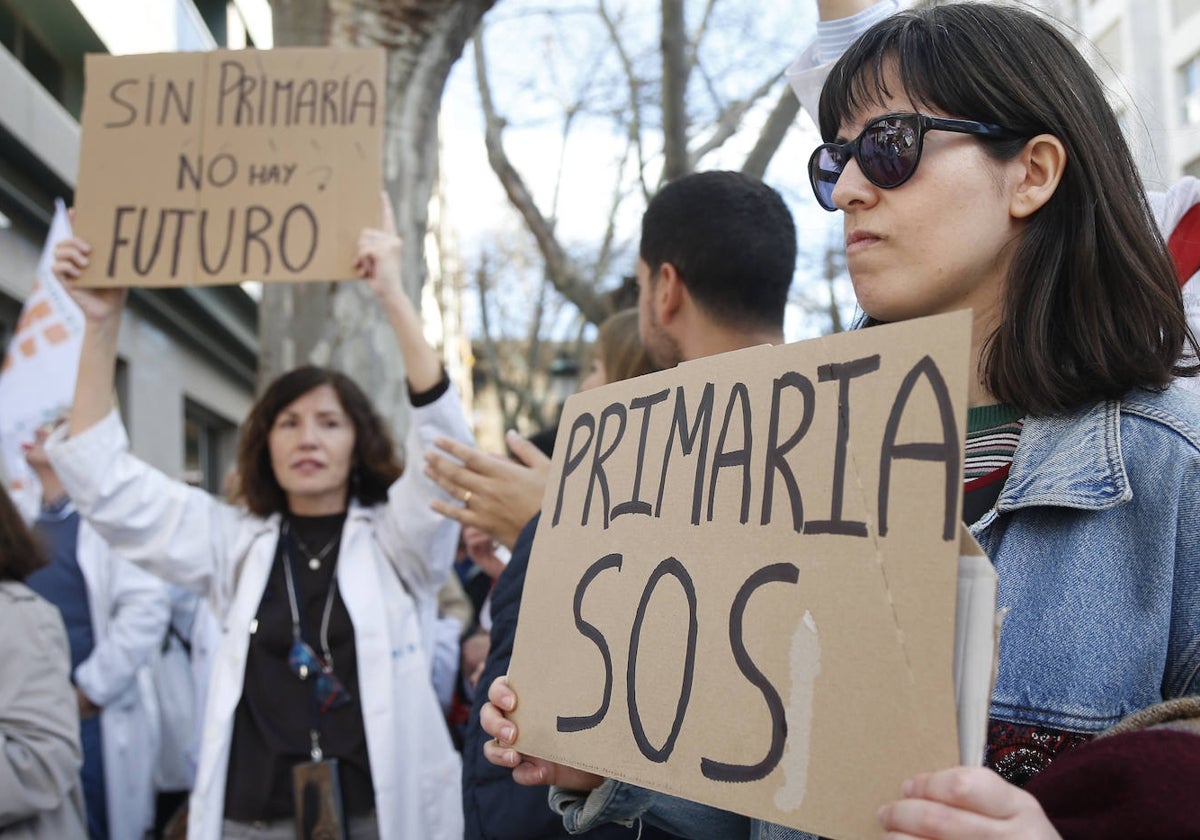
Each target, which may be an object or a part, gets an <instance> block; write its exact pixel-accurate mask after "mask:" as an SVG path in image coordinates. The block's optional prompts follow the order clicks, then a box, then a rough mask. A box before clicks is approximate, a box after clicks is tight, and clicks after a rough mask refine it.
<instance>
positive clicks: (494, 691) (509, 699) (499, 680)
mask: <svg viewBox="0 0 1200 840" xmlns="http://www.w3.org/2000/svg"><path fill="white" fill-rule="evenodd" d="M488 701H489V702H490V703H492V704H493V705H495V706H496V707H497V708H498V709H499V710H502V711H504V712H511V711H512V710H513V709H515V708H517V693H516V692H515V691H513V690H512V688H511V687H510V686H509V684H508V677H507V676H502V677H496V679H494V680H492V684H491V685H489V686H488ZM489 734H491V735H495V734H496V733H495V732H491V733H489Z"/></svg>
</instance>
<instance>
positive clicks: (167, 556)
mask: <svg viewBox="0 0 1200 840" xmlns="http://www.w3.org/2000/svg"><path fill="white" fill-rule="evenodd" d="M46 454H47V455H48V456H49V457H50V462H51V464H52V465H53V466H54V471H55V472H56V473H57V474H58V477H59V480H61V481H62V483H63V486H65V487H66V489H67V492H68V493H69V494H70V496H71V501H72V502H74V504H75V506H76V507H77V508H78V509H79V512H80V514H81V515H82V516H83V517H84V518H85V519H86V520H87V521H88V523H89V524H90V525H91V526H92V527H93V528H95V529H96V531H97V532H99V534H100V536H101V537H102V538H103V540H104V542H106V543H107V544H108V546H109V548H111V549H112V551H113V552H114V553H116V554H118V555H120V556H121V557H123V558H124V559H126V560H129V561H130V562H132V563H135V564H136V565H138V566H140V567H142V568H143V569H146V570H148V571H150V572H152V573H153V574H155V575H157V576H158V577H160V578H162V579H164V580H166V581H169V582H170V583H174V584H177V585H178V586H182V587H183V588H184V589H188V590H190V591H192V592H195V593H197V594H199V595H205V596H208V597H209V598H210V599H214V600H215V601H216V603H228V601H229V600H230V598H231V594H232V593H231V592H229V591H225V590H228V589H231V588H232V586H233V582H234V574H233V570H232V568H231V566H232V564H233V563H234V562H235V561H236V557H235V554H234V543H235V542H236V540H237V538H238V535H239V533H240V532H241V531H242V526H243V523H244V520H245V519H246V518H247V516H248V514H247V513H246V512H245V511H242V510H239V509H238V508H235V507H232V506H230V505H226V504H224V503H222V502H219V501H217V500H216V499H215V498H213V497H212V496H210V495H209V494H208V493H206V492H204V491H203V490H200V489H198V488H196V487H189V486H188V485H186V484H184V483H183V482H181V481H176V480H174V479H171V478H168V477H167V476H166V475H164V474H163V473H161V472H159V471H158V470H156V469H154V468H153V467H151V466H150V465H149V464H147V463H145V462H144V461H141V460H139V459H138V458H135V457H134V456H133V455H131V454H130V453H129V440H128V438H127V437H126V436H125V429H124V428H123V427H122V426H121V421H120V419H119V418H118V416H117V413H116V411H115V410H114V411H113V412H111V413H110V414H109V415H108V416H107V417H105V418H104V419H103V420H101V421H100V422H99V423H97V424H96V425H94V426H92V427H91V428H90V429H87V430H86V431H84V432H83V433H81V434H79V435H76V436H74V437H71V438H68V437H66V429H65V428H64V429H59V430H58V431H57V432H55V433H54V434H53V435H51V437H50V439H49V440H48V441H47V442H46Z"/></svg>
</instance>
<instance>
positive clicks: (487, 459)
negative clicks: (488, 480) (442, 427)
mask: <svg viewBox="0 0 1200 840" xmlns="http://www.w3.org/2000/svg"><path fill="white" fill-rule="evenodd" d="M433 445H434V446H436V447H437V448H438V449H440V450H442V451H443V452H445V453H446V454H447V455H450V456H451V457H453V458H455V459H456V460H458V461H459V462H461V463H462V466H463V467H465V468H466V469H467V470H469V471H470V472H473V473H479V474H480V475H496V474H497V473H498V472H499V471H500V470H501V469H502V468H503V467H504V464H505V462H504V460H503V459H500V458H493V457H492V456H490V455H488V454H487V453H485V452H482V451H480V450H479V449H476V448H475V447H474V446H469V445H467V444H465V443H461V442H459V441H457V440H454V439H453V438H437V439H436V440H434V442H433ZM431 454H432V455H433V457H435V458H436V457H439V456H438V454H437V453H436V452H434V453H431ZM442 460H445V459H444V458H443V459H442ZM456 466H457V465H456Z"/></svg>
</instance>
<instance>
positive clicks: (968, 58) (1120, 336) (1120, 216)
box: [819, 3, 1198, 414]
mask: <svg viewBox="0 0 1200 840" xmlns="http://www.w3.org/2000/svg"><path fill="white" fill-rule="evenodd" d="M893 69H894V70H895V71H896V76H897V77H898V78H899V80H900V85H901V86H902V88H903V90H902V91H896V92H895V93H896V94H900V93H903V94H905V95H906V96H907V97H908V98H909V99H911V100H912V101H913V102H914V103H917V104H918V105H922V104H923V105H925V106H928V107H932V108H936V109H938V110H939V111H942V112H944V113H946V114H948V115H951V116H955V117H962V118H966V119H973V120H980V121H983V122H989V123H995V124H998V125H1002V126H1004V127H1006V128H1009V129H1012V130H1013V131H1015V132H1017V133H1018V134H1019V135H1020V136H1021V137H1022V138H1025V139H1023V140H1017V141H1011V140H1010V141H995V140H980V141H979V142H981V143H983V145H984V148H985V149H986V150H987V151H988V153H990V154H991V155H992V156H993V157H995V158H998V159H1001V160H1006V159H1011V158H1012V157H1014V156H1016V155H1017V154H1018V153H1019V152H1020V151H1021V149H1022V148H1024V145H1025V142H1026V140H1028V138H1031V137H1033V136H1035V135H1038V134H1052V135H1054V136H1055V137H1057V138H1058V139H1059V140H1060V141H1061V142H1062V144H1063V146H1064V147H1065V149H1066V158H1067V161H1066V167H1065V170H1064V172H1063V177H1062V181H1061V182H1060V183H1059V185H1058V188H1057V189H1056V190H1055V193H1054V195H1053V196H1052V197H1051V198H1050V200H1049V201H1048V202H1047V203H1046V204H1045V205H1044V206H1042V207H1041V208H1040V209H1039V210H1038V211H1037V212H1036V213H1034V214H1033V216H1032V217H1030V219H1029V222H1028V224H1027V225H1026V226H1025V229H1024V231H1023V232H1022V234H1021V238H1020V242H1019V243H1018V246H1017V248H1016V251H1015V252H1014V258H1013V262H1012V266H1011V269H1010V271H1009V276H1008V280H1007V287H1006V291H1005V299H1004V304H1003V305H1004V314H1003V317H1002V319H1001V323H1000V326H999V327H998V328H997V329H996V331H995V332H994V333H993V334H992V335H991V336H988V337H987V338H986V343H985V344H984V349H983V353H982V355H981V360H980V367H981V374H982V376H983V378H984V381H985V382H986V384H987V386H988V388H989V390H990V391H991V392H992V394H993V395H994V396H995V397H997V398H998V399H1000V400H1002V401H1003V402H1006V403H1009V404H1012V405H1014V406H1017V407H1019V408H1021V409H1022V410H1024V411H1026V412H1028V413H1031V414H1050V413H1055V412H1061V411H1066V410H1069V409H1071V408H1074V407H1076V406H1079V405H1082V404H1084V403H1087V402H1090V401H1092V400H1095V399H1097V398H1106V399H1113V398H1117V397H1120V396H1121V395H1122V394H1124V393H1126V392H1127V391H1129V390H1131V389H1133V388H1136V387H1142V388H1153V389H1160V388H1164V387H1166V386H1167V385H1168V384H1169V382H1170V380H1171V377H1172V376H1173V375H1183V376H1192V375H1195V374H1196V373H1197V372H1198V370H1197V367H1196V365H1183V364H1181V363H1180V362H1179V357H1180V355H1181V353H1182V352H1183V351H1184V350H1185V347H1187V348H1190V349H1191V351H1193V352H1194V351H1195V350H1196V345H1195V338H1194V337H1193V336H1192V335H1191V333H1190V331H1189V330H1188V326H1187V320H1186V317H1185V315H1184V310H1183V301H1182V297H1181V294H1180V291H1179V282H1178V280H1177V278H1176V276H1175V271H1174V268H1173V266H1172V263H1171V261H1170V257H1169V256H1168V255H1167V250H1166V246H1165V245H1164V243H1163V239H1162V235H1161V234H1160V233H1159V231H1158V229H1157V227H1156V225H1155V224H1154V221H1153V217H1152V215H1151V212H1150V208H1149V206H1148V204H1147V201H1146V196H1145V193H1144V192H1143V190H1142V186H1141V183H1140V181H1139V180H1138V176H1137V170H1136V167H1135V165H1134V162H1133V158H1132V156H1131V155H1130V153H1129V148H1128V146H1127V145H1126V144H1125V141H1124V139H1123V137H1122V135H1121V129H1120V126H1119V125H1118V124H1117V120H1116V117H1115V116H1114V115H1113V112H1112V109H1111V108H1110V107H1109V105H1108V102H1107V100H1106V99H1105V96H1104V91H1103V89H1102V88H1101V85H1100V83H1099V81H1098V80H1097V78H1096V75H1095V73H1094V72H1093V71H1092V69H1091V68H1090V67H1088V65H1087V63H1086V62H1085V61H1084V59H1083V57H1082V56H1081V55H1080V54H1079V53H1078V51H1077V50H1076V49H1075V48H1074V47H1073V46H1072V45H1071V43H1070V42H1069V41H1068V40H1067V39H1066V38H1065V37H1063V36H1062V35H1061V34H1060V33H1059V32H1058V31H1057V30H1056V29H1055V28H1054V27H1053V26H1052V25H1051V24H1050V23H1049V22H1047V21H1045V20H1043V19H1042V18H1040V17H1038V16H1037V15H1035V14H1033V13H1031V12H1028V11H1025V10H1022V9H1018V8H1013V7H1011V6H999V5H984V4H977V3H955V4H949V5H944V6H934V7H931V8H925V9H920V10H913V11H907V12H901V13H899V14H897V15H894V16H893V17H890V18H888V19H887V20H884V21H881V22H880V23H878V24H876V25H875V26H873V27H872V28H871V29H870V30H868V31H867V32H866V33H864V34H863V36H862V37H861V38H860V39H859V40H858V41H856V42H855V43H854V44H853V46H851V48H850V49H849V50H848V51H847V52H846V53H845V55H843V56H842V58H841V59H840V60H839V61H838V62H837V64H836V65H835V66H834V67H833V69H832V72H831V73H830V75H829V78H828V79H827V81H826V83H825V87H824V89H823V90H822V92H821V105H820V109H819V110H820V126H821V136H822V137H823V138H824V139H825V140H826V141H830V140H832V139H833V138H834V137H836V136H837V133H838V130H839V127H840V126H841V124H842V123H843V122H846V121H847V120H848V118H851V117H853V116H856V115H857V114H859V113H861V112H862V111H863V110H864V109H866V108H868V107H870V106H871V105H874V104H882V100H883V99H884V97H887V96H891V95H892V94H893V91H889V90H888V88H887V84H886V81H887V76H888V74H889V72H891V71H892V70H893ZM866 323H867V324H870V323H874V322H873V321H872V319H869V318H868V319H866Z"/></svg>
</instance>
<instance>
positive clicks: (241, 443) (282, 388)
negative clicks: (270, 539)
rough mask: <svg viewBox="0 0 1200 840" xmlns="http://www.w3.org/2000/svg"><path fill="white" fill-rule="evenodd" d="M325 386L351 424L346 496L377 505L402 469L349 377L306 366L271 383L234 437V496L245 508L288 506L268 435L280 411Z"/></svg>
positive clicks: (265, 511) (268, 510) (261, 510)
mask: <svg viewBox="0 0 1200 840" xmlns="http://www.w3.org/2000/svg"><path fill="white" fill-rule="evenodd" d="M322 385H328V386H330V387H331V388H333V390H334V391H335V392H336V393H337V397H338V401H339V402H340V403H341V404H342V410H343V411H345V412H346V415H347V416H348V417H349V418H350V421H351V422H352V423H353V424H354V461H353V466H352V467H351V472H350V487H349V495H350V496H351V497H354V498H357V499H358V501H359V502H360V503H361V504H364V505H374V504H379V503H380V502H382V501H384V500H385V499H386V498H387V492H388V487H390V486H391V484H392V482H393V481H395V480H396V479H397V478H399V477H400V474H401V473H402V472H403V471H404V470H403V468H402V467H401V466H400V462H399V460H398V459H397V458H396V449H395V447H394V446H393V445H392V437H391V435H390V434H389V433H388V430H387V427H386V426H384V424H383V420H382V418H380V416H379V415H378V414H377V413H376V412H375V408H374V406H372V405H371V401H370V400H369V399H368V398H367V395H366V394H364V393H363V391H362V389H361V388H359V387H358V385H356V384H355V383H354V380H352V379H350V377H348V376H346V375H345V374H343V373H339V372H337V371H335V370H329V369H328V368H320V367H315V366H313V365H306V366H304V367H298V368H296V369H295V370H292V371H289V372H288V373H285V374H283V375H282V376H280V377H279V378H278V379H276V380H275V381H274V382H272V383H271V384H270V385H268V386H267V390H266V392H265V393H264V394H263V395H262V397H261V398H260V399H259V401H258V402H257V403H255V404H254V407H253V408H252V409H250V416H249V417H247V418H246V422H245V424H244V425H243V426H242V433H241V437H240V438H239V439H238V452H237V476H238V482H239V486H238V495H239V496H240V497H241V500H242V502H243V503H244V504H245V505H246V507H247V508H249V510H250V512H251V513H253V514H256V515H258V516H269V515H271V514H272V513H281V512H284V511H286V510H287V509H288V507H287V494H285V493H284V491H283V488H282V487H280V486H279V482H278V481H277V480H276V478H275V471H274V470H273V469H272V468H271V452H270V447H269V446H268V444H267V439H268V437H269V436H270V434H271V427H272V426H274V425H275V418H276V417H278V416H279V413H280V412H281V411H283V410H284V409H285V408H287V407H288V406H289V405H291V404H292V403H293V402H295V401H296V400H298V399H299V398H300V397H302V396H304V395H305V394H307V393H308V392H309V391H311V390H313V389H314V388H319V387H321V386H322Z"/></svg>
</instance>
